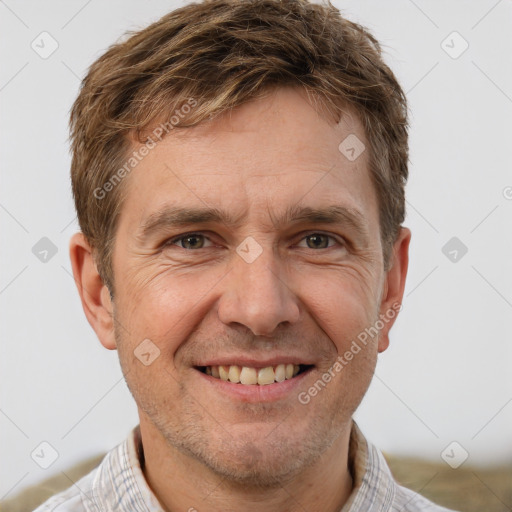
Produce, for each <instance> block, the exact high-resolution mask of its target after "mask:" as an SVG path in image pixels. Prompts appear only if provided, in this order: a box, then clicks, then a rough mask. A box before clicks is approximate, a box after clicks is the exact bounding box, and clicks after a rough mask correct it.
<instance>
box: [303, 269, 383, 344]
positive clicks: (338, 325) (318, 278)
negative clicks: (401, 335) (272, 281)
mask: <svg viewBox="0 0 512 512" xmlns="http://www.w3.org/2000/svg"><path fill="white" fill-rule="evenodd" d="M311 283H316V285H315V286H312V285H311ZM300 290H301V291H300V296H301V298H302V300H303V302H304V304H305V307H306V308H307V313H308V314H310V315H311V316H312V317H313V321H314V322H316V324H317V325H318V326H319V327H320V328H321V329H322V330H323V331H325V333H326V334H327V336H328V337H329V338H330V339H331V341H332V342H333V343H334V345H335V346H336V348H337V351H338V353H340V352H341V351H344V350H345V349H346V345H347V344H348V345H350V343H351V341H352V340H353V339H355V338H357V336H358V335H359V334H360V333H361V332H362V331H364V329H366V328H367V327H368V326H370V325H372V323H373V322H375V319H376V318H377V315H378V306H379V304H378V300H377V297H376V294H377V290H376V289H375V287H374V283H373V277H372V276H370V275H365V276H361V275H360V273H359V272H358V271H356V270H355V269H348V268H345V269H343V270H338V271H332V270H331V271H330V272H327V271H318V272H315V273H313V272H310V273H309V274H308V278H307V280H305V281H304V282H303V284H302V285H301V288H300Z"/></svg>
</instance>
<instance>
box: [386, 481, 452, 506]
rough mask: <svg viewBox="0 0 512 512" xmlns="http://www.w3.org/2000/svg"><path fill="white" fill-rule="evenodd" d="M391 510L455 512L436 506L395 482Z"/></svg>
mask: <svg viewBox="0 0 512 512" xmlns="http://www.w3.org/2000/svg"><path fill="white" fill-rule="evenodd" d="M392 510H393V511H395V510H396V511H398V510H400V511H401V512H456V511H453V510H452V509H448V508H445V507H441V506H440V505H436V504H435V503H433V502H432V501H429V500H427V498H425V497H424V496H421V495H420V494H418V493H417V492H414V491H412V490H411V489H408V488H406V487H403V486H401V485H399V484H398V483H397V482H395V497H394V502H393V508H392Z"/></svg>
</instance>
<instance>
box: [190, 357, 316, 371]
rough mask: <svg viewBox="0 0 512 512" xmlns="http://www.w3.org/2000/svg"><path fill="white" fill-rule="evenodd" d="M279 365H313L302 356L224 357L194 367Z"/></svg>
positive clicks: (261, 366) (259, 366) (202, 362)
mask: <svg viewBox="0 0 512 512" xmlns="http://www.w3.org/2000/svg"><path fill="white" fill-rule="evenodd" d="M279 364H297V365H300V364H302V365H313V364H314V363H313V362H312V361H311V360H310V359H305V358H304V357H301V356H291V355H283V356H274V357H270V358H268V357H267V358H255V357H247V356H223V357H215V358H212V359H205V360H204V361H201V362H199V363H197V364H195V365H194V366H232V365H236V366H247V367H250V368H267V367H268V366H277V365H279Z"/></svg>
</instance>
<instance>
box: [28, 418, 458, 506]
mask: <svg viewBox="0 0 512 512" xmlns="http://www.w3.org/2000/svg"><path fill="white" fill-rule="evenodd" d="M142 457H143V451H142V443H141V438H140V430H139V427H138V426H137V427H135V428H134V429H133V431H132V432H131V434H130V436H129V437H128V438H127V439H126V440H125V441H124V442H123V443H121V444H119V445H118V446H116V447H115V448H114V449H112V450H111V451H110V452H108V453H107V455H106V456H105V458H104V459H103V460H102V462H101V463H100V465H99V466H98V467H97V468H95V469H94V470H92V471H91V472H90V473H89V474H87V475H86V476H84V477H83V478H82V479H80V480H79V481H78V482H76V484H74V485H73V486H71V487H70V488H69V489H67V490H65V491H63V492H61V493H59V494H56V495H55V496H53V497H52V498H50V499H49V500H48V501H46V502H45V503H43V504H42V505H41V506H40V507H38V508H37V509H36V510H35V511H34V512H50V511H51V512H121V511H122V512H163V508H162V507H161V505H160V503H159V502H158V499H157V498H156V497H155V495H154V494H153V492H152V490H151V489H150V487H149V485H148V484H147V482H146V479H145V477H144V474H143V472H142V469H141V464H140V461H141V460H142ZM349 467H351V471H352V475H353V484H354V487H353V490H352V493H351V495H350V497H349V499H348V501H347V502H346V503H345V505H344V506H343V508H342V509H341V511H340V512H450V510H449V509H446V508H443V507H440V506H438V505H435V504H434V503H432V502H430V501H428V500H427V499H426V498H424V497H422V496H421V495H419V494H417V493H415V492H413V491H411V490H410V489H407V488H405V487H402V486H400V485H399V484H398V483H397V482H396V481H395V479H394V478H393V476H392V474H391V471H390V469H389V467H388V465H387V463H386V460H385V459H384V456H383V455H382V453H381V452H380V451H379V450H378V449H377V448H376V447H375V446H373V445H372V444H371V443H370V442H368V441H367V440H366V439H365V437H364V436H363V434H362V433H361V431H360V430H359V428H358V426H357V424H356V423H355V422H352V430H351V433H350V447H349ZM201 508H204V507H199V506H198V510H199V509H201ZM191 509H192V510H194V507H193V504H192V506H191Z"/></svg>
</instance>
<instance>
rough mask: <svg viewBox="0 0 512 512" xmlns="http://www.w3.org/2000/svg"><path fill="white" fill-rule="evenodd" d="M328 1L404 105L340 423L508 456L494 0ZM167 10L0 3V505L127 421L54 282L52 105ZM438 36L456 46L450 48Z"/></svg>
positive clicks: (437, 447)
mask: <svg viewBox="0 0 512 512" xmlns="http://www.w3.org/2000/svg"><path fill="white" fill-rule="evenodd" d="M334 3H335V5H336V6H337V7H339V8H341V9H342V11H343V12H344V14H345V15H346V16H347V17H348V18H350V19H351V20H354V21H358V22H360V23H362V24H363V25H365V26H367V27H368V28H369V29H371V30H372V31H373V33H374V34H375V35H376V36H377V38H378V39H379V40H380V41H381V42H382V43H383V45H384V47H385V51H386V60H387V62H388V63H389V64H390V66H391V67H392V69H393V70H394V71H395V73H396V75H397V77H398V79H399V80H400V82H401V83H402V84H403V87H404V89H405V91H407V95H408V98H409V102H410V108H411V114H412V115H411V132H410V149H411V165H410V174H411V176H410V181H409V185H408V188H407V193H408V196H407V198H408V203H407V207H408V216H407V220H406V223H405V224H406V225H407V226H408V227H410V228H411V229H412V233H413V237H412V245H411V264H410V270H409V276H408V284H407V287H406V292H405V299H404V308H403V311H402V313H401V315H400V317H399V320H398V322H397V324H396V325H395V327H394V328H393V330H392V336H391V346H390V348H389V349H388V350H387V351H386V352H384V353H383V354H381V355H380V356H379V363H378V366H377V371H376V375H375V378H374V380H373V382H372V385H371V387H370V390H369V393H368V395H367V396H366V397H365V399H364V402H363V404H362V405H361V407H360V409H359V410H358V412H357V420H358V421H359V424H360V426H361V428H362V430H363V432H365V434H366V435H367V436H368V438H369V439H370V440H372V441H373V442H375V443H376V444H377V445H378V446H379V447H380V448H382V449H383V450H386V451H389V452H393V453H397V454H407V455H421V456H424V457H426V458H429V459H432V460H438V461H439V460H441V454H442V453H443V451H444V450H445V448H446V447H447V446H448V445H450V443H452V442H453V441H456V442H457V443H458V444H455V445H452V446H451V447H450V448H449V449H448V451H447V452H446V451H445V452H444V453H445V454H446V453H448V454H449V455H450V456H451V457H452V458H455V459H457V460H459V459H460V460H462V458H463V457H464V456H465V453H466V452H467V453H468V454H469V458H468V460H467V461H466V462H465V463H464V464H481V465H482V464H484V465H486V464H492V463H508V464H510V463H511V460H512V442H511V432H512V428H511V426H512V403H511V402H512V379H511V366H512V365H511V361H512V348H511V343H510V327H511V316H512V315H511V312H512V310H511V308H512V272H511V265H510V262H511V261H512V236H511V219H512V200H511V199H512V173H511V163H512V153H511V146H512V123H511V119H512V117H511V115H512V99H511V98H512V70H511V63H512V61H511V55H512V38H511V36H510V34H511V31H512V2H511V1H510V0H501V1H496V0H481V1H472V2H467V1H453V0H452V1H448V2H447V1H440V0H438V1H429V2H427V1H420V0H416V1H414V2H413V1H412V0H393V1H390V0H387V1H386V2H382V1H377V0H372V1H361V0H359V1H336V2H334ZM180 5H183V3H181V2H171V1H157V0H152V1H151V2H140V1H139V2H136V1H133V0H132V1H126V0H123V1H121V0H117V1H110V2H105V1H99V0H89V1H86V2H84V1H74V0H73V1H69V0H66V1H60V2H59V1H40V0H37V1H34V0H32V1H23V2H22V1H19V0H18V1H17V0H5V1H0V35H1V36H0V37H1V43H2V44H1V48H0V52H1V53H0V56H1V69H0V102H1V120H2V122H1V126H0V130H1V132H0V144H1V146H0V151H1V189H0V225H1V233H2V252H1V265H0V308H1V317H2V344H1V354H0V371H1V378H2V386H1V395H0V399H1V402H0V429H1V453H0V457H1V461H2V463H1V466H0V467H1V470H0V499H1V498H3V497H5V496H7V495H8V496H9V497H11V496H12V495H14V494H15V493H16V492H18V491H20V490H21V489H23V488H24V487H25V486H27V485H29V484H32V483H34V482H37V481H40V480H42V479H44V478H46V477H48V476H50V475H52V474H54V473H57V472H59V471H62V470H64V469H65V468H67V467H68V466H69V465H71V464H72V463H74V462H76V461H78V460H79V459H82V458H84V457H88V456H91V455H95V454H97V453H100V452H102V451H106V450H108V449H109V448H111V447H113V446H114V445H115V444H117V443H118V442H120V441H122V440H123V439H124V438H125V436H126V435H127V434H128V432H129V430H130V429H131V428H132V427H133V426H134V425H135V424H136V423H137V421H138V420H137V415H136V409H135V405H134V402H133V401H132V398H131V396H130V394H129V392H128V390H127V388H126V385H125V383H124V380H123V379H122V374H121V371H120V368H119V364H118V362H117V354H116V353H115V352H109V351H107V350H105V349H103V347H102V346H101V345H100V343H99V342H98V340H97V339H96V336H95V334H94V332H93V331H92V329H91V328H90V327H89V325H88V323H87V321H86V319H85V316H84V314H83V312H82V308H81V305H80V302H79V298H78V294H77V291H76V289H75V284H74V282H73V279H72V277H71V268H70V263H69V257H68V241H69V237H70V236H71V234H72V233H73V232H74V231H75V230H76V229H77V224H76V221H75V213H74V209H73V203H72V199H71V192H70V182H69V177H68V173H69V162H70V158H69V153H68V145H67V136H68V133H67V121H68V111H69V108H70V106H71V104H72V102H73V100H74V98H75V97H76V94H77V91H78V87H79V83H80V78H81V77H82V76H83V75H84V73H85V70H86V69H87V67H88V66H89V65H90V64H91V63H92V62H93V60H95V59H96V58H97V57H99V56H100V55H101V54H102V52H103V51H104V50H105V49H106V48H107V46H108V45H110V44H111V43H113V42H114V41H115V40H116V39H117V38H118V37H119V36H121V35H122V34H123V32H124V31H125V30H128V29H138V28H141V27H143V26H145V25H146V24H147V23H148V22H150V21H154V20H156V19H158V18H159V17H160V16H161V15H163V14H164V13H166V12H168V11H169V10H172V9H173V8H175V7H177V6H180ZM43 31H47V32H48V33H49V34H51V36H52V38H54V39H55V40H56V41H57V42H58V45H59V47H58V49H57V50H56V51H55V52H54V53H53V54H52V55H51V56H49V57H48V58H47V59H42V58H41V57H40V56H39V55H38V54H37V53H36V52H35V51H34V50H33V49H32V48H31V43H32V41H34V40H35V41H36V44H39V46H40V47H41V46H42V45H43V43H41V39H40V36H39V34H40V33H41V32H43ZM453 31H457V32H458V33H459V34H460V36H462V38H464V40H466V41H467V43H468V44H469V47H468V49H467V50H466V51H465V52H464V53H462V54H461V55H460V56H458V58H452V57H453V55H454V54H456V53H458V52H459V51H460V50H461V49H462V48H463V46H462V44H463V41H462V39H460V38H459V37H458V36H456V35H455V36H454V35H450V34H452V32H453ZM448 36H449V37H448ZM447 37H448V39H446V38H447ZM444 40H446V42H445V43H444V44H443V45H442V42H443V41H444ZM38 41H39V42H38ZM44 44H45V48H47V49H48V48H49V46H48V44H49V41H48V40H46V42H45V43H44ZM443 47H444V48H445V49H447V50H449V51H450V52H451V53H452V56H450V55H448V53H447V52H446V51H445V49H443ZM449 47H451V49H450V48H449ZM454 236H455V237H457V238H458V239H459V240H460V241H461V242H462V243H464V244H465V246H467V248H468V252H467V254H465V255H464V256H463V257H459V259H458V261H457V262H453V261H450V259H449V258H448V257H447V256H445V254H443V252H442V248H443V246H444V245H445V244H446V243H447V242H448V240H450V239H451V238H452V237H454ZM42 237H48V238H49V239H50V240H51V241H52V242H53V244H55V246H56V248H57V250H58V252H57V253H56V254H55V255H54V256H53V257H51V258H48V261H47V262H41V261H40V260H39V259H38V258H37V257H36V256H35V255H34V254H33V252H32V248H33V246H34V245H35V244H36V243H37V242H38V241H39V240H40V239H41V238H42ZM450 250H451V249H450ZM447 252H448V251H447ZM458 254H459V256H460V254H461V253H460V252H459V253H458ZM452 256H453V254H452ZM43 441H46V442H48V443H50V444H51V445H52V446H53V447H54V449H55V450H56V451H57V452H58V454H59V456H58V458H57V459H56V461H55V462H54V463H53V464H52V465H51V466H50V467H49V468H48V469H46V470H45V469H42V468H40V467H39V466H38V465H37V464H36V463H35V462H34V460H33V459H32V458H31V453H32V452H33V450H35V449H36V453H39V454H41V453H44V454H45V455H44V457H43V456H41V461H42V462H44V459H45V458H46V462H49V461H50V460H51V459H50V458H51V450H49V449H48V447H46V448H45V447H44V446H43V447H42V448H41V447H40V443H41V442H43ZM451 450H453V451H451ZM49 457H50V458H49Z"/></svg>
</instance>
